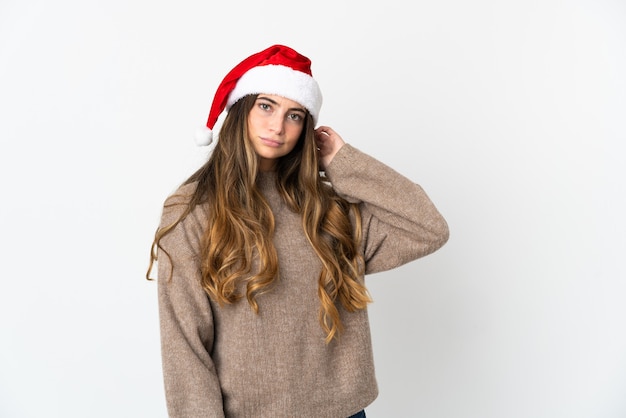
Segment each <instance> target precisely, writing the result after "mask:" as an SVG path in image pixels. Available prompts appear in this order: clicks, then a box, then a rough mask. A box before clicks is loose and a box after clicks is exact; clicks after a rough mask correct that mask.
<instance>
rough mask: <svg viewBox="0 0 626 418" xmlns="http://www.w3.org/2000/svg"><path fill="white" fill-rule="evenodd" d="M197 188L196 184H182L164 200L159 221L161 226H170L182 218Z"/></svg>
mask: <svg viewBox="0 0 626 418" xmlns="http://www.w3.org/2000/svg"><path fill="white" fill-rule="evenodd" d="M197 187H198V184H197V183H196V182H192V183H187V184H183V185H182V186H180V187H178V188H177V189H176V190H175V191H174V192H173V193H171V194H170V195H169V196H168V197H167V198H166V199H165V202H164V203H163V215H162V220H161V223H162V224H163V225H168V224H171V223H173V222H175V221H176V220H179V219H180V218H181V217H182V216H183V214H184V213H185V212H186V211H187V210H188V207H189V203H190V202H191V199H192V197H193V194H194V192H195V191H196V189H197ZM196 209H197V208H196Z"/></svg>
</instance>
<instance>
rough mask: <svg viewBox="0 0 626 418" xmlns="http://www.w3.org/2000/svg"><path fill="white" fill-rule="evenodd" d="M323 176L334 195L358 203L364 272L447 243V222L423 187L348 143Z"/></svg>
mask: <svg viewBox="0 0 626 418" xmlns="http://www.w3.org/2000/svg"><path fill="white" fill-rule="evenodd" d="M326 175H327V176H328V178H329V180H330V182H331V184H332V186H333V188H334V189H335V191H336V192H337V193H338V194H339V195H341V196H342V197H344V198H345V199H347V200H348V201H350V202H353V203H359V206H360V209H361V215H362V221H363V234H364V236H363V245H364V249H363V251H364V255H365V264H366V273H367V274H369V273H375V272H380V271H385V270H389V269H392V268H395V267H398V266H400V265H402V264H405V263H407V262H409V261H413V260H415V259H417V258H420V257H423V256H425V255H428V254H430V253H432V252H434V251H436V250H437V249H439V248H441V247H442V246H443V245H444V244H445V243H446V242H447V240H448V237H449V230H448V224H447V223H446V221H445V219H444V218H443V216H442V215H441V214H440V213H439V211H438V210H437V208H436V207H435V205H434V204H433V202H432V201H431V200H430V198H429V197H428V196H427V195H426V193H425V192H424V190H423V189H422V188H421V187H420V186H419V185H417V184H415V183H413V182H412V181H411V180H409V179H408V178H406V177H404V176H402V175H401V174H399V173H398V172H396V171H394V170H393V169H391V168H390V167H388V166H386V165H385V164H383V163H381V162H379V161H378V160H376V159H374V158H372V157H370V156H368V155H367V154H365V153H363V152H361V151H359V150H357V149H356V148H354V147H353V146H351V145H349V144H346V145H344V146H343V147H342V148H341V149H340V150H339V152H338V153H337V155H335V157H334V158H333V160H332V162H331V164H330V165H329V167H327V170H326Z"/></svg>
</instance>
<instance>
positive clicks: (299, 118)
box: [287, 113, 304, 122]
mask: <svg viewBox="0 0 626 418" xmlns="http://www.w3.org/2000/svg"><path fill="white" fill-rule="evenodd" d="M287 117H288V118H289V120H292V121H294V122H300V121H302V120H303V119H304V116H302V114H300V113H290V114H289V115H288V116H287Z"/></svg>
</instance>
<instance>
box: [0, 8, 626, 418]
mask: <svg viewBox="0 0 626 418" xmlns="http://www.w3.org/2000/svg"><path fill="white" fill-rule="evenodd" d="M273 43H284V44H287V45H290V46H292V47H294V48H295V49H297V50H299V51H300V52H302V53H303V54H305V55H307V56H309V57H310V58H311V59H312V60H313V72H314V76H315V77H316V79H317V80H318V82H319V83H320V85H321V87H322V90H323V92H324V98H325V102H324V106H323V107H322V112H321V120H320V122H321V123H322V124H328V125H331V126H333V127H334V128H335V129H336V130H337V131H338V132H339V133H340V134H341V135H342V136H343V137H344V139H346V140H347V141H348V142H350V143H352V144H353V145H354V146H356V147H357V148H360V149H362V150H363V151H366V152H368V153H370V154H371V155H373V156H375V157H377V158H378V159H380V160H381V161H383V162H386V163H388V164H389V165H391V166H393V167H394V168H396V169H397V170H398V171H400V172H401V173H403V174H405V175H407V176H408V177H410V178H411V179H413V180H414V181H416V182H418V183H420V184H421V185H422V186H423V187H424V189H425V190H426V191H427V192H428V193H429V195H430V196H431V198H432V199H433V200H434V201H435V203H436V204H437V206H438V207H439V209H440V210H441V212H442V213H443V214H444V216H445V217H446V219H447V220H448V222H449V225H450V229H451V238H450V241H449V242H448V244H446V246H445V247H443V248H442V249H441V250H440V251H438V252H437V253H435V254H433V255H431V256H429V257H426V258H424V259H422V260H419V261H416V262H413V263H410V264H408V265H406V266H403V267H401V268H399V269H397V270H395V271H392V272H388V273H380V274H377V275H374V276H371V277H369V278H368V284H369V286H370V289H371V291H372V294H373V297H374V299H375V303H374V304H373V305H372V307H371V321H372V330H373V335H374V350H375V356H376V365H377V374H378V377H379V385H380V396H379V398H378V399H377V400H376V401H375V402H374V404H372V405H371V406H370V407H369V408H368V409H367V412H368V417H383V418H387V417H399V416H402V417H428V418H474V417H476V418H502V417H507V418H561V417H563V418H623V417H626V304H625V302H624V301H625V299H626V268H625V266H624V254H625V252H626V221H625V220H624V213H626V187H625V181H626V169H625V162H624V156H625V153H624V144H625V140H626V125H625V119H626V117H625V116H626V82H625V78H626V77H625V74H626V5H625V4H624V2H621V1H617V0H615V1H610V0H579V1H565V0H561V1H560V0H541V1H539V0H537V1H535V0H514V1H508V2H503V1H496V0H491V1H490V0H477V1H473V2H466V1H462V0H443V1H438V2H434V1H417V2H410V1H401V0H387V1H384V2H377V3H373V4H371V5H367V2H366V3H364V2H357V1H353V2H349V1H344V2H340V1H334V2H321V3H320V2H284V1H282V0H279V1H271V2H259V1H255V2H252V1H228V2H220V4H216V2H209V1H200V0H195V1H190V0H183V1H177V2H173V1H167V2H166V1H148V0H99V1H98V0H57V1H44V0H30V1H28V2H24V1H20V0H0V140H1V141H2V142H1V149H0V181H1V191H2V204H1V205H0V245H1V252H0V256H1V264H0V274H1V276H0V280H1V281H0V332H1V334H0V335H1V336H0V338H1V341H0V416H1V417H3V418H26V417H29V418H30V417H36V418H40V417H63V418H67V417H81V418H82V417H107V418H109V417H133V418H134V417H150V418H152V417H155V418H157V417H165V416H166V413H165V404H164V394H163V389H162V382H161V369H160V348H159V336H158V318H157V305H156V283H155V282H148V281H146V279H145V278H144V275H145V270H146V267H147V262H148V249H149V246H150V243H151V239H152V235H153V233H154V230H155V228H156V225H157V222H158V219H159V216H160V211H161V204H162V202H163V200H164V199H165V197H166V196H167V195H168V194H169V193H170V192H171V191H172V190H173V189H174V188H175V187H176V186H177V185H178V184H179V183H180V182H181V181H183V180H184V178H186V177H187V176H188V175H189V174H191V172H192V171H193V170H194V169H195V168H196V167H197V166H198V165H199V164H200V163H201V162H202V161H204V159H205V158H206V154H207V150H206V149H203V148H197V147H196V146H195V144H194V142H193V133H194V131H195V129H196V128H197V127H198V126H201V125H202V124H203V123H204V122H205V121H206V116H207V113H208V110H209V106H210V103H211V99H212V96H213V93H214V91H215V88H216V87H217V85H218V84H219V82H220V81H221V79H222V77H223V76H224V75H225V74H226V72H227V71H228V70H230V69H231V68H232V66H234V65H235V64H236V63H237V62H239V61H240V60H241V59H243V58H244V57H245V56H247V55H249V54H251V53H254V52H257V51H260V50H261V49H264V48H266V47H267V46H269V45H271V44H273Z"/></svg>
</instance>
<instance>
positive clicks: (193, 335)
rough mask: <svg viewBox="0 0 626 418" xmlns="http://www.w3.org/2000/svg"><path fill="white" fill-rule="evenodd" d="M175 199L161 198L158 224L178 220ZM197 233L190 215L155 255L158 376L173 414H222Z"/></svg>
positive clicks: (186, 416) (182, 416)
mask: <svg viewBox="0 0 626 418" xmlns="http://www.w3.org/2000/svg"><path fill="white" fill-rule="evenodd" d="M180 200H181V197H178V195H177V196H175V197H171V198H169V199H168V200H167V201H166V204H165V208H164V211H163V216H162V220H161V226H167V225H170V224H171V223H173V222H174V221H175V220H176V219H178V217H179V216H180V213H181V211H182V209H183V208H184V206H183V205H180V204H177V203H180ZM201 231H202V229H201V228H200V222H199V220H198V218H197V216H196V213H191V214H190V215H189V216H187V218H186V219H185V220H184V221H182V222H181V223H179V224H178V225H177V226H176V228H174V229H173V230H172V231H171V232H170V233H169V234H167V235H166V236H165V237H163V238H162V240H161V245H162V249H160V250H159V254H158V268H159V270H158V289H159V291H158V294H159V317H160V331H161V353H162V362H163V377H164V383H165V395H166V402H167V408H168V412H169V416H170V417H172V418H193V417H211V418H213V417H215V418H217V417H224V407H223V404H222V394H221V390H220V384H219V381H218V376H217V372H216V368H215V365H214V363H213V360H212V358H211V351H212V349H213V343H214V320H213V313H212V310H211V305H210V303H209V300H208V297H207V295H206V293H205V292H204V291H203V289H202V287H201V285H200V267H199V261H198V253H199V242H200V234H201ZM172 264H173V266H174V268H173V270H171V268H172ZM170 273H171V274H170Z"/></svg>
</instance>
